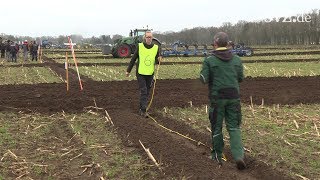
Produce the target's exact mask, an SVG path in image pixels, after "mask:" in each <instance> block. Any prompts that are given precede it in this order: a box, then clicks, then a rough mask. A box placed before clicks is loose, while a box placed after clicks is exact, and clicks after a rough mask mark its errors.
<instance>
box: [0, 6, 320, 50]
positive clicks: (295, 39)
mask: <svg viewBox="0 0 320 180" xmlns="http://www.w3.org/2000/svg"><path fill="white" fill-rule="evenodd" d="M219 31H224V32H227V33H228V34H229V36H230V40H232V41H234V43H244V44H246V45H309V44H320V10H318V9H315V10H312V11H311V12H310V13H307V14H302V15H296V16H290V17H280V18H273V19H265V20H261V21H256V22H247V21H239V22H238V23H236V24H234V25H233V24H231V23H229V22H226V23H223V25H222V26H220V27H195V28H192V29H183V30H181V31H179V32H173V31H168V32H157V31H155V32H154V36H155V37H156V38H157V39H159V40H160V41H161V42H163V43H165V44H172V43H174V42H175V41H178V40H179V41H181V42H184V43H186V44H190V45H192V44H198V45H201V44H208V45H209V44H212V38H213V35H214V34H215V33H217V32H219ZM128 32H129V30H128ZM0 36H2V37H3V38H4V39H10V40H12V41H21V42H22V41H24V40H33V39H35V38H32V37H29V36H12V35H5V34H1V35H0ZM121 37H123V36H121V35H119V34H116V35H112V36H111V35H101V36H99V37H95V36H92V37H89V38H84V37H83V36H82V35H71V38H72V41H73V42H75V43H78V44H79V43H80V44H82V43H84V44H85V43H87V44H94V45H95V44H112V43H113V42H114V40H116V39H118V38H121ZM36 39H48V40H50V41H51V42H53V43H56V44H63V43H65V42H66V41H67V39H66V36H63V35H60V36H58V37H51V36H43V37H37V38H36Z"/></svg>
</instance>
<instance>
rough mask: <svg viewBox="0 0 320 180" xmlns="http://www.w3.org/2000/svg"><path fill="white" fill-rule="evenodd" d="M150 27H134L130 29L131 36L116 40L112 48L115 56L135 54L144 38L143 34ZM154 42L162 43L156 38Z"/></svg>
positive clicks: (123, 56)
mask: <svg viewBox="0 0 320 180" xmlns="http://www.w3.org/2000/svg"><path fill="white" fill-rule="evenodd" d="M146 31H150V30H149V29H134V30H131V31H130V34H129V37H124V38H120V39H117V40H115V41H114V45H113V46H112V48H111V54H112V55H113V57H114V58H126V57H130V56H131V54H133V53H134V52H135V50H136V48H137V46H138V43H141V42H142V40H143V35H144V34H145V32H146ZM152 42H153V43H154V44H157V45H158V46H159V47H160V45H161V43H160V41H159V40H158V39H156V38H153V39H152Z"/></svg>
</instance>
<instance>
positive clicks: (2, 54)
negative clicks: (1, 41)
mask: <svg viewBox="0 0 320 180" xmlns="http://www.w3.org/2000/svg"><path fill="white" fill-rule="evenodd" d="M4 53H5V50H1V58H4Z"/></svg>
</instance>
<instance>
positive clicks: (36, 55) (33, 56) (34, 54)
mask: <svg viewBox="0 0 320 180" xmlns="http://www.w3.org/2000/svg"><path fill="white" fill-rule="evenodd" d="M31 55H32V59H31V60H32V61H33V60H35V61H37V60H38V52H32V53H31Z"/></svg>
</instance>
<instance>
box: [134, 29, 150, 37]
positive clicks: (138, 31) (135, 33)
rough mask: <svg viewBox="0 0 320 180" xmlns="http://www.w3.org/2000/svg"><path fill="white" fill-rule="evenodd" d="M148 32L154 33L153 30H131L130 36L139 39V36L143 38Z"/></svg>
mask: <svg viewBox="0 0 320 180" xmlns="http://www.w3.org/2000/svg"><path fill="white" fill-rule="evenodd" d="M146 31H152V30H151V29H134V30H130V33H129V36H130V37H137V36H143V35H144V34H145V33H146Z"/></svg>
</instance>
